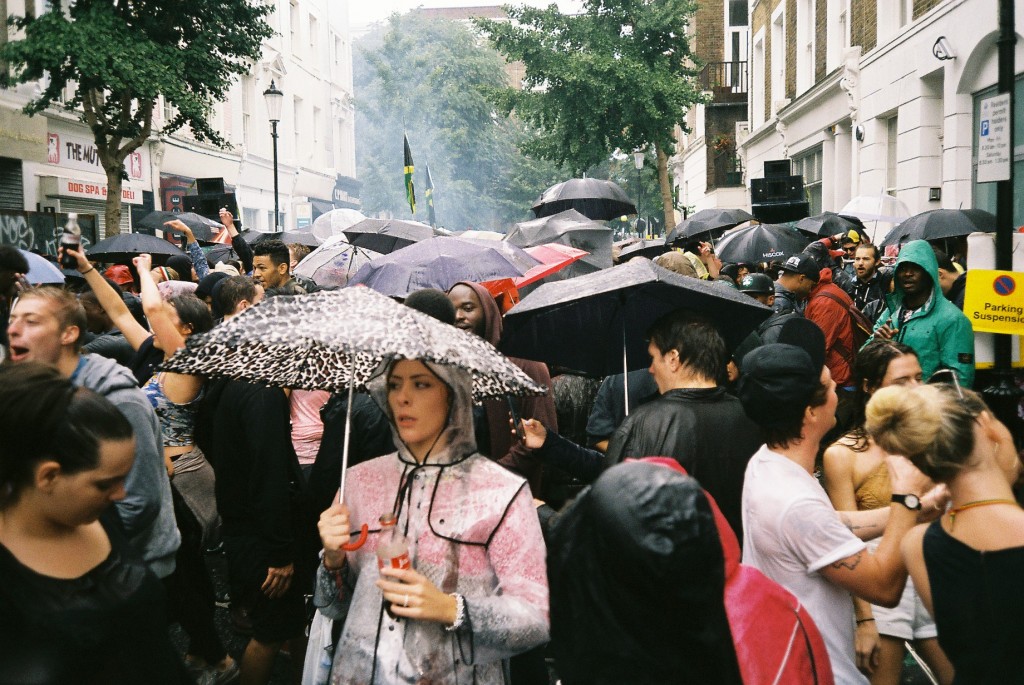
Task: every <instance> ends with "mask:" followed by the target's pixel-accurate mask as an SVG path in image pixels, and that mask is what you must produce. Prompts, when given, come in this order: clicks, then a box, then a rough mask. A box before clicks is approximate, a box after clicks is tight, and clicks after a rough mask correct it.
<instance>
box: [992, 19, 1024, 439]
mask: <svg viewBox="0 0 1024 685" xmlns="http://www.w3.org/2000/svg"><path fill="white" fill-rule="evenodd" d="M1014 2H1015V0H999V40H998V41H997V42H996V44H997V45H998V46H999V62H998V63H999V93H1000V94H1002V93H1008V94H1009V96H1010V116H1009V123H1008V127H1009V131H1008V132H1007V135H1008V136H1009V137H1010V150H1011V153H1010V154H1011V159H1010V177H1009V178H1008V179H1007V180H1005V181H997V182H996V269H998V270H1000V271H1011V270H1013V159H1012V155H1013V152H1012V151H1013V146H1014V135H1013V128H1014V126H1013V123H1014V107H1015V104H1016V103H1014V97H1013V86H1014V71H1015V68H1014V49H1015V47H1016V43H1017V35H1016V31H1015V17H1014ZM1011 342H1012V338H1011V337H1010V336H1009V335H1005V334H1000V335H996V336H995V337H994V339H993V344H994V353H995V360H994V361H995V364H994V369H993V372H992V384H991V385H990V386H989V387H987V388H985V390H984V396H985V401H986V402H987V403H988V405H989V406H990V407H991V408H992V411H993V412H994V413H995V415H996V416H997V417H998V418H999V420H1001V421H1002V422H1003V423H1004V424H1006V426H1007V427H1008V428H1009V429H1010V430H1011V431H1012V432H1013V433H1014V436H1015V437H1016V439H1017V441H1018V444H1019V442H1020V440H1021V435H1020V430H1019V426H1018V420H1017V399H1018V397H1019V395H1020V391H1019V390H1018V388H1017V386H1016V385H1015V384H1014V382H1013V369H1012V367H1011V359H1012V347H1011Z"/></svg>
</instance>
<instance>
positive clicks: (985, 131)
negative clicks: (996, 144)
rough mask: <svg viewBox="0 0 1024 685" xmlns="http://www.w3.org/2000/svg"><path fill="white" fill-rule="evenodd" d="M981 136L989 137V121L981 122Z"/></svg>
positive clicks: (983, 120)
mask: <svg viewBox="0 0 1024 685" xmlns="http://www.w3.org/2000/svg"><path fill="white" fill-rule="evenodd" d="M981 135H983V136H987V135H988V119H982V120H981Z"/></svg>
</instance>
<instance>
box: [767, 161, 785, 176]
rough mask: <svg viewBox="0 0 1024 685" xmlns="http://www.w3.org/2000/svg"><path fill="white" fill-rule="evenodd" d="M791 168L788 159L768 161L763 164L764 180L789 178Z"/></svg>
mask: <svg viewBox="0 0 1024 685" xmlns="http://www.w3.org/2000/svg"><path fill="white" fill-rule="evenodd" d="M791 168H792V167H791V166H790V163H789V160H788V159H770V160H768V161H766V162H765V163H764V175H765V178H777V177H779V176H789V175H790V173H792V172H790V169H791Z"/></svg>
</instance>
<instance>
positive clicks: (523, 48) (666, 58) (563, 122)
mask: <svg viewBox="0 0 1024 685" xmlns="http://www.w3.org/2000/svg"><path fill="white" fill-rule="evenodd" d="M696 7H697V4H696V2H695V1H694V0H586V2H584V11H583V13H582V14H579V15H574V16H573V15H563V14H560V13H559V12H558V9H557V7H556V6H555V5H551V6H549V7H548V8H547V9H535V8H530V7H506V10H507V11H508V13H509V16H510V17H511V19H512V21H510V22H499V21H493V20H488V19H478V20H476V23H477V25H478V26H479V27H480V28H481V29H482V30H483V31H484V32H485V33H486V34H487V35H488V37H489V38H490V39H491V41H492V43H493V44H494V45H495V47H497V49H498V51H499V52H501V53H502V54H503V55H505V57H506V58H507V59H508V60H510V61H521V62H523V63H524V64H525V65H526V79H525V81H524V84H523V85H524V89H523V90H521V91H515V90H510V89H509V90H506V91H504V92H502V93H500V94H499V96H498V98H497V102H498V103H499V106H501V107H502V108H503V109H504V110H505V111H509V112H512V111H514V112H515V113H516V114H517V115H518V116H519V117H521V118H522V119H523V120H525V121H526V122H528V123H529V124H531V125H532V126H534V127H536V129H538V130H539V131H540V132H541V135H539V136H538V137H537V138H536V139H535V140H533V141H532V142H531V143H530V144H529V145H527V147H526V151H527V152H528V153H533V154H537V155H540V156H542V157H544V158H546V159H550V160H553V161H555V162H557V163H560V164H566V165H569V166H570V167H571V168H573V169H574V170H576V171H582V170H584V169H587V168H588V167H591V166H593V165H595V164H598V163H600V162H601V161H602V160H603V159H606V158H607V157H608V156H609V155H610V154H611V153H612V152H613V151H614V150H616V149H620V150H626V151H629V150H633V149H638V148H648V147H649V146H650V145H655V146H657V148H658V149H660V150H664V151H666V152H667V153H668V154H671V151H672V149H673V141H674V135H673V134H674V131H675V127H676V126H680V127H684V128H685V122H684V117H685V115H686V112H687V110H688V109H689V108H690V107H691V106H693V105H694V104H696V103H698V102H700V101H701V94H700V90H699V87H698V85H697V83H696V79H695V77H696V75H697V66H698V65H697V64H696V60H695V58H694V57H693V56H692V55H691V53H690V46H689V42H688V39H687V37H686V30H687V25H688V23H689V21H690V18H691V17H692V16H693V14H694V12H695V11H696Z"/></svg>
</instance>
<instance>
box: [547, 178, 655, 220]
mask: <svg viewBox="0 0 1024 685" xmlns="http://www.w3.org/2000/svg"><path fill="white" fill-rule="evenodd" d="M532 209H533V213H534V215H535V216H537V217H538V218H540V217H545V216H552V215H554V214H558V213H560V212H564V211H565V210H567V209H575V210H576V211H578V212H580V213H581V214H583V215H584V216H587V217H589V218H591V219H600V220H602V221H607V220H608V219H614V218H616V217H620V216H625V215H626V214H636V205H634V204H633V201H632V200H630V199H629V196H628V195H626V191H624V190H623V189H622V188H620V187H619V186H618V185H616V184H615V183H612V182H611V181H605V180H602V179H600V178H572V179H569V180H568V181H563V182H562V183H559V184H557V185H553V186H551V187H550V188H548V189H547V190H545V191H544V192H543V193H541V196H540V197H538V198H537V200H536V201H535V202H534V203H533V207H532Z"/></svg>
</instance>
